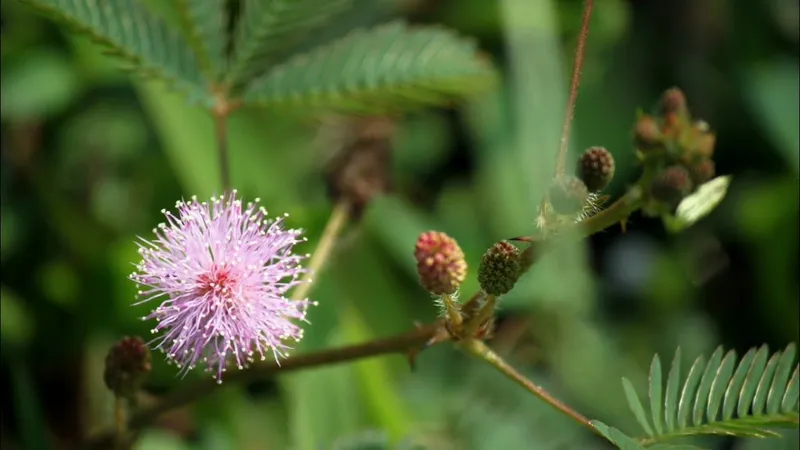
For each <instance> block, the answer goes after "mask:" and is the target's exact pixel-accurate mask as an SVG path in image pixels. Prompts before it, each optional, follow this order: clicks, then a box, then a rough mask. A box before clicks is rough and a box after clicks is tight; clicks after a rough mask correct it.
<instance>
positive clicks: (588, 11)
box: [556, 0, 594, 176]
mask: <svg viewBox="0 0 800 450" xmlns="http://www.w3.org/2000/svg"><path fill="white" fill-rule="evenodd" d="M593 9H594V0H584V2H583V18H582V19H581V31H580V34H579V35H578V46H577V48H575V60H574V62H573V65H572V80H571V81H570V86H569V100H568V101H567V110H566V111H565V113H564V125H563V128H562V129H561V146H560V147H559V149H558V159H557V160H556V176H559V175H564V172H565V170H566V164H567V151H568V150H569V135H570V129H571V128H572V119H573V117H574V116H575V103H577V101H578V88H579V87H580V84H581V70H582V69H583V54H584V51H585V48H586V38H587V37H588V36H589V22H590V20H591V18H592V10H593Z"/></svg>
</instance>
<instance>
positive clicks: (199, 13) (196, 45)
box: [175, 0, 228, 81]
mask: <svg viewBox="0 0 800 450" xmlns="http://www.w3.org/2000/svg"><path fill="white" fill-rule="evenodd" d="M175 3H176V6H177V10H178V12H179V16H180V19H181V23H182V25H183V27H184V29H185V30H186V35H187V36H188V38H189V44H190V45H191V46H192V49H193V50H194V52H195V54H196V55H197V58H198V59H199V60H200V64H201V65H202V68H203V70H204V72H205V73H206V74H207V78H208V79H209V80H211V81H216V80H217V78H218V77H219V76H220V75H221V74H222V71H223V70H224V69H225V48H226V47H227V44H228V36H227V30H226V28H227V25H228V24H227V22H228V13H227V9H226V7H225V6H226V5H225V0H176V2H175Z"/></svg>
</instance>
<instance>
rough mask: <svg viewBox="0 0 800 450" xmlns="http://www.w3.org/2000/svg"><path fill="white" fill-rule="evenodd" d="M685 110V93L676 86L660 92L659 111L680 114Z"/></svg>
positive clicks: (666, 113)
mask: <svg viewBox="0 0 800 450" xmlns="http://www.w3.org/2000/svg"><path fill="white" fill-rule="evenodd" d="M685 112H686V95H684V93H683V91H682V90H680V89H679V88H677V87H672V88H669V89H667V90H666V91H664V93H663V94H661V113H662V114H664V115H668V114H677V115H682V114H684V113H685Z"/></svg>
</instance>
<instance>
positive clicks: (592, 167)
mask: <svg viewBox="0 0 800 450" xmlns="http://www.w3.org/2000/svg"><path fill="white" fill-rule="evenodd" d="M576 175H577V176H578V178H580V179H581V180H582V181H583V184H585V185H586V188H587V189H588V190H589V191H590V192H597V191H602V190H603V189H605V188H606V186H608V184H609V183H611V180H612V179H613V178H614V157H613V156H612V155H611V153H610V152H609V151H608V150H606V149H605V148H603V147H591V148H589V149H587V150H586V151H585V152H583V154H582V155H581V157H580V158H579V159H578V166H577V169H576Z"/></svg>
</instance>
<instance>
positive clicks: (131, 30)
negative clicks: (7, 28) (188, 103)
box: [22, 0, 205, 99]
mask: <svg viewBox="0 0 800 450" xmlns="http://www.w3.org/2000/svg"><path fill="white" fill-rule="evenodd" d="M22 1H23V2H26V3H29V4H30V5H32V6H33V7H35V8H37V9H39V10H40V11H42V12H44V13H46V14H48V15H49V16H51V17H52V18H53V19H55V20H57V21H59V22H61V23H64V24H66V25H68V26H70V27H72V28H73V29H75V30H76V31H78V32H80V33H82V34H85V35H87V36H89V37H90V38H92V39H93V40H95V41H97V42H99V43H100V44H102V45H103V46H105V47H106V48H107V49H108V53H109V54H110V55H113V56H115V57H117V58H119V59H121V60H122V61H124V62H125V63H127V64H128V65H129V66H130V67H131V68H132V69H134V70H135V71H136V72H137V73H139V74H141V75H146V76H153V77H157V78H160V79H163V80H165V81H167V82H169V83H171V84H174V85H175V86H176V87H177V88H178V89H180V90H182V91H184V92H185V93H187V94H189V96H190V97H192V98H195V99H196V98H202V96H204V95H205V89H204V82H203V79H202V75H201V71H200V69H199V67H198V64H197V60H196V57H195V54H194V52H192V49H191V47H190V46H189V44H188V43H187V42H186V40H185V39H184V38H183V37H182V36H181V35H180V34H178V33H176V32H174V31H173V30H170V29H169V27H168V26H167V24H166V23H165V22H164V21H162V20H161V19H159V18H158V17H156V16H154V15H153V14H152V13H150V12H149V11H147V9H145V7H144V6H143V5H142V4H141V3H139V2H137V1H135V0H104V1H102V2H97V1H95V0H22Z"/></svg>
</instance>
